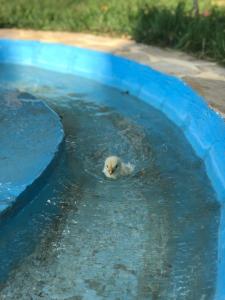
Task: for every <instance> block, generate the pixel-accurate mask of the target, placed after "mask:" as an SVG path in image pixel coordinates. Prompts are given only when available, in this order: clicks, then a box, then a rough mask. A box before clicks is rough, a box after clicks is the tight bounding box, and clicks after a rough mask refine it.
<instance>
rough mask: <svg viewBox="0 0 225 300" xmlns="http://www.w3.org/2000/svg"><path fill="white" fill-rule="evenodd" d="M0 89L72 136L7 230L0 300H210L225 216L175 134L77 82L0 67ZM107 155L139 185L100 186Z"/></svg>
mask: <svg viewBox="0 0 225 300" xmlns="http://www.w3.org/2000/svg"><path fill="white" fill-rule="evenodd" d="M0 89H1V94H2V97H3V96H4V97H8V98H9V99H12V97H14V98H16V99H22V100H23V101H26V100H27V99H30V98H31V97H32V98H33V99H34V101H35V99H42V100H44V101H46V103H48V104H49V105H50V106H51V107H52V108H53V109H54V110H55V111H56V112H57V113H58V114H59V115H60V116H61V118H62V122H63V126H64V130H65V143H64V145H63V149H62V153H60V155H59V160H58V164H57V166H56V168H55V171H54V173H53V174H52V175H51V176H50V178H49V180H48V182H47V184H46V185H45V186H44V187H43V189H42V190H40V193H39V194H38V195H37V197H35V198H34V199H30V202H29V203H28V204H27V205H26V206H25V207H24V208H23V209H22V210H21V211H20V212H19V213H18V214H17V215H16V216H14V218H13V219H12V220H9V221H8V223H7V224H5V225H4V226H2V228H0V236H1V237H0V257H1V266H0V279H1V282H2V289H1V291H0V297H1V299H71V300H72V299H85V300H86V299H88V300H89V299H109V300H111V299H112V300H114V299H115V300H116V299H117V300H118V299H138V300H142V299H146V300H147V299H148V300H149V299H150V300H151V299H152V300H156V299H162V300H170V299H171V300H172V299H179V300H184V299H185V300H189V299H190V300H206V299H213V294H214V288H215V277H216V257H217V232H218V218H219V206H218V204H217V201H216V197H215V193H214V191H213V189H212V187H211V184H210V181H209V179H208V177H207V175H206V172H205V167H204V165H203V162H202V161H201V160H200V159H199V158H197V157H196V155H195V154H194V152H193V150H192V148H191V147H190V145H189V144H188V143H187V141H186V140H185V138H184V136H183V134H182V132H181V131H180V129H178V128H177V127H176V126H174V125H173V124H172V123H171V122H170V121H169V120H168V119H167V118H166V117H165V116H164V115H163V114H161V113H160V112H159V111H157V110H155V109H153V108H152V107H150V106H149V105H147V104H145V103H142V102H141V101H139V100H138V99H136V98H134V97H132V96H130V95H129V93H127V92H126V91H124V92H123V91H122V92H121V91H118V90H116V89H112V88H108V87H106V86H103V85H100V84H98V83H96V82H94V81H90V80H86V79H82V78H79V77H74V76H71V75H63V74H58V73H54V72H49V71H43V70H39V69H35V68H31V67H30V68H29V67H22V66H13V65H1V66H0ZM111 154H116V155H118V156H121V157H122V158H123V159H124V160H125V161H127V162H128V161H129V162H131V163H133V164H134V165H135V172H134V173H133V175H132V176H129V177H126V178H121V179H119V180H116V181H114V180H110V179H107V178H105V177H104V174H103V173H102V168H103V164H104V159H105V158H106V157H107V156H108V155H111Z"/></svg>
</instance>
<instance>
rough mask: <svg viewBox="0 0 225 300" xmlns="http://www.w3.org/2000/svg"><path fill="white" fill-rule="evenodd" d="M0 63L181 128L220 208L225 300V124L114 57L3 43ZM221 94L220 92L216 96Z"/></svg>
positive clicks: (149, 73) (199, 101)
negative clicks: (90, 84)
mask: <svg viewBox="0 0 225 300" xmlns="http://www.w3.org/2000/svg"><path fill="white" fill-rule="evenodd" d="M0 62H1V63H11V64H12V63H13V64H23V65H27V66H35V67H39V68H42V69H47V70H52V71H57V72H61V73H67V74H74V75H80V76H83V77H86V78H89V79H93V80H96V81H99V82H101V83H103V84H106V85H109V86H112V87H115V88H118V89H120V90H123V91H128V92H129V93H130V94H132V95H134V96H136V97H138V98H140V99H141V100H143V101H145V102H147V103H149V104H150V105H152V106H153V107H155V108H157V109H159V110H161V111H162V112H164V113H165V115H166V116H167V117H168V118H169V119H170V120H171V121H172V122H173V123H175V124H176V125H177V126H179V127H180V128H181V129H182V130H183V132H184V134H185V136H186V138H187V139H188V141H189V142H190V144H191V145H192V147H193V149H194V150H195V152H196V154H197V155H198V156H199V157H200V158H201V159H202V160H203V161H204V163H205V166H206V171H207V174H208V176H209V178H210V180H211V183H212V185H213V187H214V190H215V192H216V194H217V198H218V200H219V202H220V203H221V220H220V229H219V245H218V277H217V286H216V295H215V299H216V300H224V299H225V210H224V202H225V122H224V120H223V119H222V117H221V116H220V115H219V114H217V113H216V112H215V111H213V110H211V109H210V108H209V107H208V105H207V104H206V102H205V101H204V99H203V98H202V97H200V96H199V95H197V94H196V93H195V92H194V91H193V90H192V89H191V88H190V87H189V86H187V85H186V84H185V83H184V82H182V81H181V80H179V79H177V78H175V77H173V76H169V75H166V74H162V73H160V72H158V71H155V70H153V69H152V68H150V67H148V66H145V65H141V64H139V63H136V62H134V61H131V60H128V59H125V58H122V57H118V56H115V55H113V54H108V53H103V52H97V51H93V50H87V49H83V48H78V47H72V46H66V45H62V44H51V43H42V42H36V41H29V42H28V41H22V40H20V41H18V40H6V39H2V40H0ZM215 92H216V91H215Z"/></svg>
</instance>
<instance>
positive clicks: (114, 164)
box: [102, 156, 134, 179]
mask: <svg viewBox="0 0 225 300" xmlns="http://www.w3.org/2000/svg"><path fill="white" fill-rule="evenodd" d="M133 170H134V166H133V165H132V164H130V163H127V164H126V163H124V162H123V161H122V160H121V158H119V157H118V156H109V157H107V158H106V160H105V164H104V168H103V170H102V172H103V173H104V174H105V176H106V177H109V178H112V179H117V178H118V177H120V176H126V175H130V174H131V173H132V172H133Z"/></svg>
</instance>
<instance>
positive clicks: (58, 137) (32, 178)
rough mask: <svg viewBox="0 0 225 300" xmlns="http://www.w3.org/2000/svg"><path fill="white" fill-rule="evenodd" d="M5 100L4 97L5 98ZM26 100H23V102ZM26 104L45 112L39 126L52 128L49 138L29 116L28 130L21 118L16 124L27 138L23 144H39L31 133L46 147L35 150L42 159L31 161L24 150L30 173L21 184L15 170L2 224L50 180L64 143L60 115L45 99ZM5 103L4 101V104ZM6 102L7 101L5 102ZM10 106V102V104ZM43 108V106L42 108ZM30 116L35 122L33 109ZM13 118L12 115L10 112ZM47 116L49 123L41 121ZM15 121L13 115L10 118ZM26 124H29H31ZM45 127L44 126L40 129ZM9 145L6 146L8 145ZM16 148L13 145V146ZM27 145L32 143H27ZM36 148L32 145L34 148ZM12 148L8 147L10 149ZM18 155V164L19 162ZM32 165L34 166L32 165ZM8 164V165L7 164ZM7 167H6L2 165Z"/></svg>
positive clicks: (39, 120)
mask: <svg viewBox="0 0 225 300" xmlns="http://www.w3.org/2000/svg"><path fill="white" fill-rule="evenodd" d="M3 103H4V100H3ZM21 103H23V102H21ZM24 103H26V105H29V106H30V107H32V108H33V109H34V114H35V115H36V116H37V115H39V114H40V112H41V114H42V115H44V117H42V118H40V119H38V126H40V128H43V130H44V134H45V135H46V133H48V132H49V135H46V138H43V136H42V135H41V134H40V135H39V134H37V133H35V132H34V131H35V130H34V127H32V124H30V123H29V121H28V119H27V118H26V123H27V124H29V125H31V131H26V130H24V129H22V130H21V127H20V120H19V123H18V124H17V123H16V124H17V125H18V127H17V128H19V130H20V131H22V132H23V138H22V140H23V139H24V140H25V144H24V145H23V147H24V148H26V145H27V144H28V145H29V144H33V145H34V148H35V149H36V147H37V144H36V143H34V142H33V143H32V140H33V139H32V138H31V133H32V137H33V134H34V135H35V134H36V136H37V137H38V143H39V144H40V143H42V142H43V144H42V146H41V148H42V149H43V150H41V151H38V150H37V152H36V153H35V155H36V158H37V157H38V156H39V160H38V161H39V163H37V162H36V161H33V159H32V161H30V160H29V158H27V156H26V155H25V153H23V152H22V154H23V157H24V159H25V161H28V165H29V173H27V176H26V177H25V179H23V181H22V184H21V185H19V183H18V182H17V179H16V172H14V173H15V180H14V181H13V184H12V185H11V186H10V189H9V195H11V194H12V195H13V196H12V197H11V198H12V199H10V201H9V202H8V203H7V205H6V204H5V206H4V208H3V209H2V210H1V211H0V224H3V223H4V222H7V221H8V219H9V217H11V216H13V215H15V214H17V212H18V211H19V209H20V208H22V207H23V206H24V205H25V204H26V203H27V202H28V201H30V200H31V199H32V198H34V197H35V196H36V195H37V194H38V193H39V191H40V190H41V189H42V188H43V186H44V185H45V183H46V182H47V179H48V178H49V176H50V174H51V172H53V170H54V168H55V166H56V164H57V162H58V158H59V154H60V152H61V148H62V143H63V141H64V130H63V125H62V123H61V120H60V117H59V116H58V115H57V113H56V112H55V111H53V110H52V109H51V108H50V107H49V106H48V105H47V104H46V103H44V102H43V101H41V100H38V99H35V100H33V99H31V100H28V99H26V101H25V102H24ZM3 106H4V104H3ZM6 106H7V105H6ZM23 106H24V104H21V106H20V105H19V106H18V111H19V112H20V113H21V110H22V109H21V107H23ZM9 107H10V106H9ZM40 108H41V109H40ZM15 109H16V108H11V111H12V112H13V113H14V112H15ZM28 112H30V111H28ZM30 115H31V118H30V119H31V120H32V123H33V120H34V118H35V117H34V115H33V114H32V113H31V114H30ZM9 118H10V115H9ZM44 119H45V120H46V122H47V124H48V125H47V126H45V125H46V123H44V125H42V124H43V123H42V122H43V120H44ZM13 121H15V120H14V119H12V120H11V121H10V122H13ZM35 126H37V122H36V123H35ZM27 128H30V126H28V127H27ZM41 130H42V129H41ZM13 134H14V131H13V132H12V131H11V130H10V131H9V132H8V135H9V136H11V139H12V136H13ZM46 142H47V143H48V146H46ZM6 149H7V147H6ZM13 149H14V148H13ZM28 149H30V148H29V146H28ZM32 149H33V148H32ZM7 151H9V149H7ZM16 154H17V152H16V149H14V155H15V156H16ZM19 163H20V162H18V159H17V164H19ZM30 166H31V167H30ZM6 167H7V165H6ZM20 167H21V169H22V168H23V167H24V164H23V165H22V166H20ZM3 169H4V168H3Z"/></svg>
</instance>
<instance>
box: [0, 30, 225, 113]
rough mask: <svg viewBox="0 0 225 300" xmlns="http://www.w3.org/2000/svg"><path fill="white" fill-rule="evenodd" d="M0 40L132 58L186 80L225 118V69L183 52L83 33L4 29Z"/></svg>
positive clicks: (1, 31) (0, 31)
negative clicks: (25, 41) (27, 41)
mask: <svg viewBox="0 0 225 300" xmlns="http://www.w3.org/2000/svg"><path fill="white" fill-rule="evenodd" d="M0 38H12V39H23V40H39V41H45V42H51V43H56V42H58V43H63V44H67V45H73V46H79V47H85V48H89V49H95V50H99V51H104V52H111V53H114V54H117V55H121V56H124V57H127V58H131V59H133V60H135V61H138V62H140V63H143V64H146V65H149V66H151V67H153V68H154V69H157V70H159V71H161V72H164V73H167V74H171V75H174V76H177V77H180V78H182V79H183V80H184V81H185V82H186V83H188V84H189V85H190V86H192V88H193V89H194V90H196V91H197V92H198V93H199V94H201V95H202V96H203V97H204V98H205V99H206V100H207V102H208V103H209V105H210V106H211V107H212V108H213V109H215V110H217V111H219V112H220V113H222V114H223V115H225V68H223V67H220V66H218V64H217V63H214V62H208V61H203V60H198V59H196V58H194V57H192V56H190V55H187V54H185V53H182V52H179V51H174V50H170V49H160V48H157V47H152V46H147V45H143V44H137V43H136V42H134V41H132V40H129V39H125V38H111V37H104V36H94V35H91V34H83V33H66V32H48V31H33V30H18V29H2V30H0Z"/></svg>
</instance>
